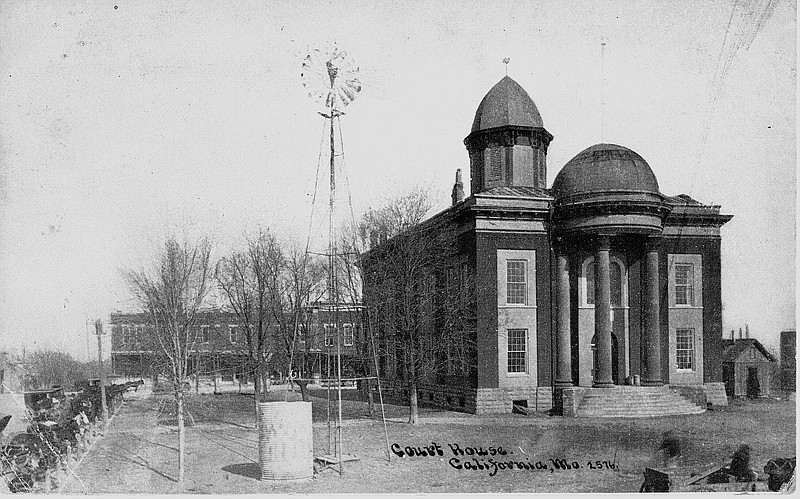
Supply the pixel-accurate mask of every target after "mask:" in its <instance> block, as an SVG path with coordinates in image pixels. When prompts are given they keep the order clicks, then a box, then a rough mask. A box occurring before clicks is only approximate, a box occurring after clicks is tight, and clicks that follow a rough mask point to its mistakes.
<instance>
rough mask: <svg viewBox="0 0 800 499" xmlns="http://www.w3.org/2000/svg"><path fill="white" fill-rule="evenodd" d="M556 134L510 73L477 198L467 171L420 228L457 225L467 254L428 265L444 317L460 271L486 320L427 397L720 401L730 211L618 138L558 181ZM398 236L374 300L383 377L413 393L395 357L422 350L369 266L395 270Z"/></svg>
mask: <svg viewBox="0 0 800 499" xmlns="http://www.w3.org/2000/svg"><path fill="white" fill-rule="evenodd" d="M552 139H553V135H551V134H550V132H548V131H547V130H546V129H545V127H544V124H543V121H542V118H541V116H540V114H539V111H538V109H537V108H536V105H535V104H534V103H533V101H532V100H531V98H530V97H529V96H528V94H527V93H526V92H525V90H524V89H523V88H522V87H521V86H520V85H519V84H517V83H516V82H515V81H514V80H512V79H511V78H509V77H507V76H506V77H505V78H503V79H502V80H500V82H498V83H497V84H496V85H495V86H494V87H493V88H492V89H491V90H490V91H489V93H488V94H486V96H485V97H484V98H483V101H481V103H480V105H479V106H478V109H477V111H476V113H475V120H474V122H473V124H472V131H471V133H470V134H469V135H468V136H467V137H466V139H465V140H464V143H465V145H466V148H467V152H468V153H469V158H470V173H471V195H470V196H469V197H467V198H464V194H463V186H462V185H461V179H460V172H459V173H457V180H456V185H455V186H454V188H453V204H452V206H451V207H450V208H448V209H446V210H445V211H443V212H441V213H439V214H437V215H435V216H434V217H432V218H431V219H429V220H426V221H425V222H423V224H422V227H421V228H420V229H421V230H425V229H426V227H427V228H431V227H436V230H437V231H447V232H448V233H450V234H452V235H453V236H452V237H453V245H454V247H455V248H456V249H455V254H454V255H452V258H451V257H448V258H449V259H450V260H451V261H450V263H448V264H446V265H444V266H440V267H442V268H435V269H428V270H427V271H428V272H429V273H430V274H431V275H433V276H435V277H433V278H432V283H433V284H431V286H435V287H436V293H435V294H436V296H440V297H443V298H440V299H437V305H436V307H435V309H436V311H438V312H439V313H441V311H442V310H443V309H444V308H446V304H445V303H444V301H446V300H448V299H449V298H448V296H450V295H448V294H447V293H443V292H442V289H441V288H442V287H444V286H447V285H448V284H447V283H448V282H450V280H449V277H446V276H447V275H449V274H451V273H453V272H456V273H459V275H461V282H465V279H464V275H463V274H466V275H467V276H469V277H471V278H472V279H473V281H474V283H475V292H474V293H473V294H471V295H470V297H469V300H470V302H471V303H470V304H469V307H468V308H469V309H470V310H472V311H473V314H474V317H473V318H472V320H471V321H470V322H469V323H468V325H467V326H465V329H464V330H463V331H462V332H461V333H462V334H463V335H465V337H466V338H467V342H466V344H468V345H471V347H470V348H468V349H467V350H468V355H467V362H466V363H464V365H462V366H461V367H460V368H459V367H458V366H456V368H452V366H451V364H452V362H445V363H444V367H441V368H438V369H437V370H435V371H432V372H429V373H426V374H425V378H424V379H423V380H422V382H420V383H418V387H419V393H420V401H421V403H430V404H435V405H439V406H445V407H449V408H452V409H457V410H464V411H468V412H477V413H493V412H511V410H512V403H516V404H517V405H522V406H527V407H535V408H537V409H539V410H544V409H549V408H554V409H555V411H556V412H557V413H561V414H565V415H605V416H615V415H651V414H674V413H691V412H701V411H702V410H704V409H705V402H706V400H709V401H711V400H714V401H715V402H716V401H719V402H720V403H722V400H724V391H723V396H722V397H719V393H720V391H721V390H722V385H721V383H720V382H721V381H722V366H721V354H722V348H723V344H722V316H721V311H722V310H721V295H720V287H721V284H720V228H721V226H722V225H723V224H725V223H726V222H727V221H729V220H730V219H731V216H729V215H722V214H720V207H719V206H710V205H704V204H702V203H699V202H697V201H695V200H693V199H692V198H690V197H689V196H686V195H680V196H676V197H671V196H666V195H664V194H662V193H661V192H660V190H659V187H658V182H657V180H656V176H655V174H654V173H653V170H652V169H651V168H650V166H649V165H648V163H647V162H646V161H645V160H644V159H643V158H642V157H641V156H640V155H639V154H637V153H636V152H634V151H632V150H630V149H628V148H626V147H622V146H619V145H613V144H596V145H593V146H591V147H588V148H586V149H585V150H583V151H581V152H580V153H578V154H577V155H576V156H575V157H574V158H573V159H572V160H570V161H569V162H568V163H567V164H566V165H564V166H563V168H561V171H560V172H559V174H558V175H557V177H556V179H555V181H554V183H553V185H552V186H551V187H550V188H548V187H547V185H546V178H547V162H546V159H547V150H548V146H549V145H550V142H551V140H552ZM665 167H666V166H664V165H659V168H665ZM418 232H419V230H413V231H411V232H409V233H406V234H401V235H400V236H397V237H399V238H403V237H406V238H413V237H417V235H416V234H417V233H418ZM391 246H392V240H391V239H390V240H389V241H382V242H381V244H378V245H376V246H374V247H373V248H372V249H371V250H370V252H368V254H367V255H366V258H365V269H366V275H367V276H368V277H367V282H366V285H365V287H364V295H365V297H364V300H365V304H366V305H368V306H370V304H372V305H373V307H375V306H377V308H375V310H378V311H379V312H378V313H377V314H376V315H377V316H378V318H377V320H376V321H375V325H374V329H375V337H376V338H377V339H378V341H379V344H380V345H381V352H382V358H381V362H380V366H381V367H380V369H381V371H382V372H381V375H382V378H383V379H384V380H385V382H386V387H387V389H388V391H389V392H395V393H396V394H397V395H402V392H403V390H405V389H407V387H404V382H403V380H404V379H405V375H404V372H405V370H406V369H407V366H404V365H403V362H404V358H405V357H403V356H402V355H394V354H393V353H394V352H396V351H397V349H398V348H405V349H407V348H411V346H409V345H398V344H396V343H397V340H396V338H395V337H394V336H392V334H391V333H390V331H391V329H392V327H390V325H391V324H393V319H392V317H391V311H390V310H388V309H386V308H385V307H383V308H382V307H381V306H380V304H376V303H375V302H377V301H383V299H381V298H379V297H377V296H370V293H371V291H370V290H371V289H376V288H375V286H379V285H380V284H381V283H376V282H372V283H370V282H369V276H370V275H371V274H370V269H375V268H379V267H381V264H382V261H383V259H384V258H389V256H388V254H389V253H391V251H392V250H391ZM390 280H391V279H390ZM457 281H458V279H457ZM419 289H420V292H430V289H428V290H427V291H426V290H425V288H424V286H420V288H419ZM438 337H439V336H437V338H438ZM420 341H421V342H422V343H424V342H425V339H424V338H422V339H421V340H420ZM422 343H421V344H422ZM414 348H417V347H414ZM444 348H445V349H448V348H449V346H448V345H445V347H444ZM420 354H421V355H424V354H425V353H424V352H420ZM623 385H627V386H623ZM692 402H694V403H692ZM648 407H649V409H648ZM648 411H649V412H648Z"/></svg>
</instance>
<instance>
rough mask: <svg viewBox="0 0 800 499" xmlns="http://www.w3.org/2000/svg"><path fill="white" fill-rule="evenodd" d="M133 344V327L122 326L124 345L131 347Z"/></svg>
mask: <svg viewBox="0 0 800 499" xmlns="http://www.w3.org/2000/svg"><path fill="white" fill-rule="evenodd" d="M130 343H131V327H130V326H122V344H123V345H130Z"/></svg>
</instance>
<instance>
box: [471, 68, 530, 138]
mask: <svg viewBox="0 0 800 499" xmlns="http://www.w3.org/2000/svg"><path fill="white" fill-rule="evenodd" d="M501 126H521V127H533V128H535V127H543V126H544V124H543V123H542V116H541V115H540V114H539V110H538V109H537V108H536V104H534V103H533V100H532V99H531V98H530V96H529V95H528V92H526V91H525V89H524V88H522V87H521V86H520V84H519V83H517V82H516V81H514V80H513V79H511V78H510V77H508V76H505V77H504V78H503V79H502V80H500V81H499V82H497V84H496V85H495V86H493V87H492V89H491V90H489V93H487V94H486V96H485V97H484V98H483V100H482V101H481V104H480V105H479V106H478V110H477V111H476V112H475V120H474V121H473V122H472V131H473V132H477V131H479V130H488V129H490V128H497V127H501Z"/></svg>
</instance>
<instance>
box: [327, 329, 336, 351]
mask: <svg viewBox="0 0 800 499" xmlns="http://www.w3.org/2000/svg"><path fill="white" fill-rule="evenodd" d="M335 335H336V328H335V327H334V326H333V324H325V346H326V347H332V346H334V345H335V343H334V336H335Z"/></svg>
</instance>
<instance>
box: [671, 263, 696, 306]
mask: <svg viewBox="0 0 800 499" xmlns="http://www.w3.org/2000/svg"><path fill="white" fill-rule="evenodd" d="M675 304H676V305H688V306H690V307H691V306H694V265H692V264H691V263H677V264H675Z"/></svg>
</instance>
